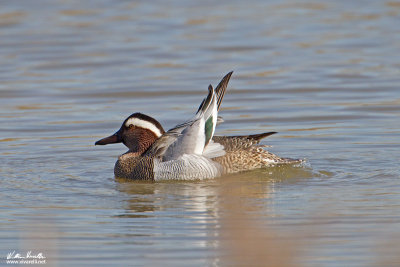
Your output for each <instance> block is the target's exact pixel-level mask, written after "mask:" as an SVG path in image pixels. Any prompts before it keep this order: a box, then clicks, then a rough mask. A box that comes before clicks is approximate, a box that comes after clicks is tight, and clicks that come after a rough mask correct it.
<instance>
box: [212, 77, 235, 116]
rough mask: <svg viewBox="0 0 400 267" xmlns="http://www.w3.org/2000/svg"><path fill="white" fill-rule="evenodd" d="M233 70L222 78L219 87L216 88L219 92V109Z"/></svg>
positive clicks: (217, 92)
mask: <svg viewBox="0 0 400 267" xmlns="http://www.w3.org/2000/svg"><path fill="white" fill-rule="evenodd" d="M232 73H233V71H231V72H229V73H228V74H226V75H225V76H224V78H222V80H221V81H220V82H219V84H218V85H217V87H216V88H215V92H216V94H217V104H218V110H219V107H220V106H221V103H222V99H223V98H224V95H225V91H226V88H227V87H228V83H229V80H230V78H231V76H232Z"/></svg>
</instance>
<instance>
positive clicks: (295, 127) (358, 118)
mask: <svg viewBox="0 0 400 267" xmlns="http://www.w3.org/2000/svg"><path fill="white" fill-rule="evenodd" d="M399 21H400V2H396V1H334V2H333V1H315V2H311V1H291V0H288V1H275V0H272V1H218V2H215V1H201V2H198V3H196V2H190V1H171V2H169V4H168V5H167V4H166V3H165V2H163V1H147V2H145V1H111V0H102V1H96V2H93V1H80V2H79V1H72V0H65V1H64V0H58V1H44V0H43V1H28V0H22V1H7V3H6V2H4V3H3V4H2V5H1V8H0V129H1V131H0V162H1V163H0V177H1V180H0V186H1V191H0V192H1V194H0V209H1V213H0V218H1V220H0V226H1V227H0V240H1V242H0V253H1V258H2V259H1V261H2V262H1V265H5V264H6V259H5V258H6V256H7V254H8V253H10V252H13V251H16V252H17V253H22V254H24V255H25V254H26V252H27V251H32V253H34V254H37V253H43V255H44V256H46V266H143V265H144V266H160V265H163V266H231V265H241V266H252V265H255V264H259V265H262V266H268V265H274V266H399V265H400V257H399V256H398V255H399V253H400V248H399V245H398V244H399V239H400V180H399V178H400V177H399V176H400V175H399V173H400V167H399V160H400V156H399V155H400V152H399V151H400V139H399V133H400V119H399V117H400V91H399V85H400V63H399V62H400V56H399V55H400V53H399V51H400V35H399V26H398V25H399ZM231 70H234V75H233V76H232V79H231V82H230V87H229V89H228V91H227V94H226V95H225V99H224V102H223V104H222V108H221V111H220V115H221V116H223V118H224V120H225V122H224V123H223V124H221V125H220V126H219V127H218V129H217V134H224V135H229V134H248V133H260V132H263V131H277V132H279V134H277V135H274V136H271V137H269V138H267V139H266V140H264V141H263V144H265V145H270V146H272V147H270V148H268V149H269V150H270V151H271V152H273V153H276V154H278V155H281V156H285V157H294V158H305V159H307V164H306V165H305V166H302V167H275V168H269V169H263V170H258V171H254V172H248V173H241V174H238V175H232V176H227V177H222V178H218V179H214V180H206V181H196V182H164V183H139V182H127V181H120V180H116V179H115V178H114V177H113V165H114V162H115V160H116V158H117V156H118V155H119V154H121V153H123V152H124V151H125V148H124V147H123V146H122V145H113V146H105V147H95V146H94V142H95V141H96V140H98V139H99V138H101V137H104V136H107V135H109V134H112V133H114V132H115V131H116V130H117V129H118V128H119V127H120V124H121V122H122V121H123V119H124V118H125V117H126V116H128V115H130V114H131V113H133V112H139V111H140V112H143V113H146V114H149V115H151V116H154V117H155V118H157V119H158V120H159V121H160V122H161V123H162V124H163V126H164V127H165V128H167V129H168V128H169V127H172V126H174V125H175V124H177V123H179V122H182V121H183V120H185V119H187V118H190V117H191V116H192V114H193V113H194V112H195V110H196V108H197V107H198V105H199V103H200V101H201V100H202V98H203V97H204V95H205V94H206V92H207V90H206V89H207V86H208V84H210V83H212V84H213V85H216V84H217V83H218V81H219V80H220V79H221V78H222V76H223V75H224V74H226V73H227V72H229V71H231Z"/></svg>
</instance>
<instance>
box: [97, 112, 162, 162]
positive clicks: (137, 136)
mask: <svg viewBox="0 0 400 267" xmlns="http://www.w3.org/2000/svg"><path fill="white" fill-rule="evenodd" d="M164 133H165V131H164V129H163V127H162V126H161V124H160V123H159V122H158V121H157V120H155V119H154V118H152V117H150V116H147V115H145V114H142V113H134V114H132V115H130V116H129V117H128V118H126V120H125V121H124V123H123V124H122V126H121V128H120V129H119V130H118V131H117V132H116V133H114V134H113V135H111V136H109V137H106V138H103V139H101V140H99V141H97V142H96V143H95V145H108V144H114V143H123V144H124V145H126V146H127V147H128V148H129V152H136V153H138V154H139V155H141V154H142V153H143V152H145V151H146V150H147V149H148V148H149V147H150V146H151V145H152V144H153V143H154V141H156V140H157V139H158V138H159V137H160V136H161V135H163V134H164Z"/></svg>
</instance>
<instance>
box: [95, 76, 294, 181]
mask: <svg viewBox="0 0 400 267" xmlns="http://www.w3.org/2000/svg"><path fill="white" fill-rule="evenodd" d="M231 75H232V72H230V73H228V74H227V75H226V76H225V77H224V78H223V79H222V80H221V82H220V83H219V84H218V86H217V87H216V88H215V89H213V87H212V86H211V85H210V86H209V87H208V95H207V97H206V98H204V100H203V101H202V103H201V104H200V107H199V108H198V110H197V112H196V114H195V116H194V117H193V118H192V119H190V120H188V121H186V122H184V123H181V124H178V125H177V126H175V127H174V128H172V129H170V130H168V131H167V132H165V131H164V129H163V127H162V126H161V124H160V123H159V122H158V121H157V120H156V119H154V118H152V117H150V116H147V115H145V114H142V113H134V114H132V115H130V116H129V117H128V118H126V119H125V121H124V122H123V123H122V126H121V128H120V129H119V130H118V131H117V132H116V133H115V134H113V135H111V136H109V137H106V138H103V139H101V140H99V141H97V142H96V143H95V145H107V144H112V143H121V142H122V143H123V144H124V145H125V146H127V147H128V148H129V150H128V151H127V152H126V153H124V154H122V155H121V156H119V157H118V160H117V162H116V163H115V167H114V174H115V176H116V177H119V178H127V179H134V180H153V181H160V180H197V179H209V178H214V177H218V176H220V175H222V174H225V173H236V172H240V171H248V170H253V169H257V168H262V167H268V166H273V165H277V164H289V163H298V162H301V160H294V159H288V158H281V157H278V156H276V155H274V154H272V153H270V152H268V151H266V150H265V149H264V146H261V145H259V143H260V140H261V139H263V138H264V137H267V136H269V135H272V134H275V133H276V132H266V133H261V134H254V135H247V136H214V132H215V127H216V125H217V122H218V118H219V117H218V110H219V107H220V105H221V102H222V99H223V97H224V94H225V90H226V88H227V85H228V82H229V79H230V77H231Z"/></svg>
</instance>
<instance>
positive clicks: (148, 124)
mask: <svg viewBox="0 0 400 267" xmlns="http://www.w3.org/2000/svg"><path fill="white" fill-rule="evenodd" d="M129 125H133V126H137V127H140V128H144V129H148V130H150V131H152V132H153V133H154V134H155V135H156V136H157V137H160V136H161V135H162V134H161V131H160V129H158V128H157V126H155V125H154V124H153V123H151V122H148V121H145V120H141V119H138V118H130V119H128V120H127V121H126V123H125V126H126V127H129Z"/></svg>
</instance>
